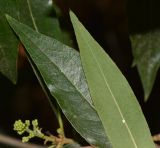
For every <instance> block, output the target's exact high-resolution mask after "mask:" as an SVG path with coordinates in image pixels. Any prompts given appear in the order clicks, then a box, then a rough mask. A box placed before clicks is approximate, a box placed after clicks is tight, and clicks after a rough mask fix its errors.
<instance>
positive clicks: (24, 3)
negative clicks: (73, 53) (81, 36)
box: [0, 0, 68, 83]
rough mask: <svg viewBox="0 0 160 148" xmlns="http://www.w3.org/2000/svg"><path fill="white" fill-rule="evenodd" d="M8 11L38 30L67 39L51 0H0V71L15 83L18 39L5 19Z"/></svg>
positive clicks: (57, 37)
mask: <svg viewBox="0 0 160 148" xmlns="http://www.w3.org/2000/svg"><path fill="white" fill-rule="evenodd" d="M6 13H7V14H10V15H11V16H12V17H14V18H16V19H18V20H19V21H21V22H23V23H25V24H27V25H29V26H30V27H32V28H34V29H35V30H36V31H39V32H42V33H44V34H46V35H49V36H52V37H54V38H56V39H58V40H61V41H64V42H65V39H64V38H63V33H62V32H61V30H60V28H59V23H58V20H57V18H55V17H54V10H53V9H52V1H51V0H7V1H5V0H0V72H2V74H3V75H5V76H6V77H7V78H9V79H10V80H11V81H12V82H13V83H15V82H16V75H17V72H16V60H17V53H18V40H17V38H16V36H15V35H14V34H13V31H12V30H11V29H10V27H9V25H8V23H7V21H6V19H5V14H6ZM67 43H68V41H67Z"/></svg>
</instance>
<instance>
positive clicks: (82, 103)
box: [7, 17, 110, 148]
mask: <svg viewBox="0 0 160 148" xmlns="http://www.w3.org/2000/svg"><path fill="white" fill-rule="evenodd" d="M7 18H8V21H9V23H10V25H11V26H12V28H13V29H14V31H15V32H16V34H17V35H18V36H19V38H20V40H21V41H22V42H23V44H24V46H25V47H26V50H27V52H28V53H29V56H30V57H31V60H33V62H34V63H35V65H32V66H33V67H36V68H38V70H39V72H40V74H41V76H42V78H43V80H44V82H45V84H46V85H47V87H48V89H49V90H50V92H51V94H52V95H53V96H54V97H55V98H56V99H57V102H58V103H59V105H60V107H61V108H62V111H63V113H64V114H65V115H66V117H67V118H68V120H69V121H70V123H71V124H72V125H73V127H74V128H75V129H76V130H77V131H78V132H79V133H80V134H81V136H82V137H84V138H85V139H86V140H87V141H88V142H89V143H90V144H92V145H96V146H99V147H107V148H108V147H110V146H109V145H110V144H109V142H108V140H107V137H106V135H105V132H104V128H103V126H102V123H101V121H100V119H99V117H98V115H97V112H96V111H95V109H94V107H93V105H92V101H91V98H90V94H89V91H88V86H87V83H86V80H85V77H84V73H83V70H82V66H81V62H80V57H79V53H78V52H77V51H76V50H74V49H72V48H70V47H68V46H66V45H64V44H62V43H60V42H58V41H57V40H54V39H52V38H49V37H47V36H44V35H42V34H40V33H37V32H35V31H33V30H32V29H30V28H28V27H27V26H25V25H23V24H21V23H19V22H17V21H16V20H14V19H12V18H10V17H7Z"/></svg>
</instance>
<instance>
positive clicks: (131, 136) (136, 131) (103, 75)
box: [70, 12, 155, 148]
mask: <svg viewBox="0 0 160 148" xmlns="http://www.w3.org/2000/svg"><path fill="white" fill-rule="evenodd" d="M70 16H71V21H72V24H73V27H74V30H75V34H76V38H77V42H78V45H79V49H80V55H81V60H82V65H83V68H84V72H85V75H86V79H87V82H88V86H89V90H90V93H91V96H92V100H93V103H94V105H95V109H96V110H97V112H98V114H99V117H100V119H101V121H102V124H103V126H104V128H105V131H106V134H107V136H108V137H109V140H110V142H111V144H112V146H113V147H114V148H154V147H155V146H154V144H153V141H152V139H151V134H150V131H149V129H148V126H147V123H146V120H145V118H144V116H143V113H142V111H141V109H140V106H139V104H138V102H137V100H136V97H135V95H134V93H133V92H132V90H131V88H130V86H129V84H128V82H127V80H126V79H125V78H124V76H123V75H122V73H121V72H120V70H119V69H118V67H117V66H116V65H115V63H114V62H113V61H112V60H111V58H110V57H109V56H108V55H107V54H106V53H105V51H104V50H103V49H102V48H101V47H100V45H99V44H98V43H97V42H96V41H95V40H94V39H93V38H92V36H91V35H90V34H89V33H88V31H87V30H86V29H85V28H84V27H83V25H82V24H81V23H80V22H79V20H78V19H77V17H76V16H75V15H74V14H73V13H72V12H70Z"/></svg>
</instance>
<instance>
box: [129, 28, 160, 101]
mask: <svg viewBox="0 0 160 148" xmlns="http://www.w3.org/2000/svg"><path fill="white" fill-rule="evenodd" d="M131 41H132V51H133V56H134V64H135V65H136V66H137V68H138V72H139V75H140V78H141V81H142V84H143V89H144V93H145V95H144V96H145V101H147V99H148V97H149V95H150V93H151V91H152V88H153V84H154V81H155V78H156V74H157V71H158V69H159V67H160V31H159V30H156V31H152V32H149V33H145V34H136V35H133V36H131Z"/></svg>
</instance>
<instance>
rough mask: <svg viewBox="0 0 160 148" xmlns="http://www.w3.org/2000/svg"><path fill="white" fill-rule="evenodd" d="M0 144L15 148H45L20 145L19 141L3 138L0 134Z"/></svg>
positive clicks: (34, 145)
mask: <svg viewBox="0 0 160 148" xmlns="http://www.w3.org/2000/svg"><path fill="white" fill-rule="evenodd" d="M0 143H1V144H6V145H10V146H15V147H17V148H46V147H45V146H41V145H37V144H30V143H22V142H21V140H18V139H16V138H13V137H9V136H5V135H2V134H0Z"/></svg>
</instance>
